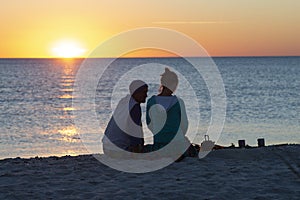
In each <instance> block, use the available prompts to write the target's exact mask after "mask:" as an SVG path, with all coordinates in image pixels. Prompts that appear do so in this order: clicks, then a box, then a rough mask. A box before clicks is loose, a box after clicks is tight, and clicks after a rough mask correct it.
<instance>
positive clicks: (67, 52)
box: [52, 41, 86, 58]
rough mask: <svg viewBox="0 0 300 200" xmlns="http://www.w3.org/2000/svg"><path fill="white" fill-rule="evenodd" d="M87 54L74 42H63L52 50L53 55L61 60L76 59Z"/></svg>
mask: <svg viewBox="0 0 300 200" xmlns="http://www.w3.org/2000/svg"><path fill="white" fill-rule="evenodd" d="M85 52H86V50H85V49H84V48H82V47H81V45H80V44H79V43H77V42H74V41H61V42H58V43H57V44H56V45H55V46H54V47H53V48H52V54H53V55H54V56H56V57H61V58H74V57H80V56H83V54H84V53H85Z"/></svg>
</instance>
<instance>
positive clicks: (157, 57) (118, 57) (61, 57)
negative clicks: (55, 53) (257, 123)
mask: <svg viewBox="0 0 300 200" xmlns="http://www.w3.org/2000/svg"><path fill="white" fill-rule="evenodd" d="M243 57H253V58H255V57H257V58H259V57H300V55H254V56H253V55H252V56H251V55H249V56H245V55H242V56H184V57H182V56H137V57H113V56H111V57H74V58H64V57H0V59H64V60H73V59H100V58H104V59H108V58H243Z"/></svg>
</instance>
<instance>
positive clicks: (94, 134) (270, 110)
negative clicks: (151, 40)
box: [0, 57, 300, 159]
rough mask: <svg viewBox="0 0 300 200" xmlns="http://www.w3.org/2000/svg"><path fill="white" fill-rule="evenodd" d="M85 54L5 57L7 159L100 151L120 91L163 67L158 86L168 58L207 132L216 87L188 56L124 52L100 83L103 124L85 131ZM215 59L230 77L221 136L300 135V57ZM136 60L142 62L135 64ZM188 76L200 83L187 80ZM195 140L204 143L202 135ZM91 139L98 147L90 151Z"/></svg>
mask: <svg viewBox="0 0 300 200" xmlns="http://www.w3.org/2000/svg"><path fill="white" fill-rule="evenodd" d="M83 61H84V60H83V59H0V102H1V104H0V107H1V109H0V115H1V119H0V158H1V159H2V158H11V157H35V156H54V155H55V156H61V155H78V154H88V153H101V151H102V150H101V149H100V148H98V146H99V145H98V144H99V143H100V141H101V138H102V135H103V134H102V132H103V130H104V129H105V126H106V124H107V122H108V120H109V117H110V115H111V113H112V111H113V109H114V106H115V105H116V103H117V102H118V99H120V98H121V97H122V96H124V95H126V93H127V88H128V84H127V82H126V81H128V80H131V79H141V80H149V74H153V73H152V72H153V71H155V72H156V74H158V75H157V76H155V77H151V78H152V79H151V80H153V81H152V82H151V83H149V92H148V97H150V96H152V95H155V94H157V91H158V87H159V78H160V77H159V74H161V73H163V71H162V70H163V67H164V66H169V67H170V68H171V69H174V70H176V72H179V71H180V72H181V75H182V77H184V78H185V80H184V79H179V86H178V91H177V92H176V95H177V96H179V97H181V98H182V99H183V100H184V102H185V105H186V107H187V113H195V111H196V113H198V112H199V113H200V115H201V120H202V123H200V125H199V127H195V125H194V124H190V127H189V129H190V130H192V131H195V132H197V133H198V134H200V135H201V138H202V136H203V135H204V134H205V132H206V130H207V127H208V125H209V123H210V117H211V111H210V108H211V99H210V94H209V90H208V89H207V87H206V85H205V82H204V81H203V79H201V77H200V78H199V77H195V76H198V75H197V74H196V73H195V70H191V68H190V67H188V65H189V64H188V63H186V62H185V61H184V60H183V59H181V58H126V59H125V58H124V59H117V60H116V61H115V62H113V63H112V64H111V65H110V66H109V67H108V68H107V70H106V71H105V73H104V74H103V76H102V77H101V78H100V79H99V82H98V83H97V90H96V91H95V93H96V95H95V111H96V114H97V119H98V122H97V123H98V125H99V129H94V130H86V131H85V130H81V132H80V134H78V129H77V127H76V124H75V123H74V120H75V118H76V116H77V115H78V114H80V112H81V111H80V110H78V109H77V108H75V107H74V106H73V105H72V100H74V99H75V100H76V98H77V97H76V96H74V95H73V94H74V93H73V92H74V84H75V81H76V73H77V72H78V70H79V68H80V67H81V64H82V63H83ZM213 61H214V62H215V64H216V66H217V67H218V70H219V72H220V74H221V77H222V79H223V83H224V87H225V92H226V105H227V108H226V120H225V122H224V128H223V131H222V133H221V135H220V137H219V139H218V140H217V141H216V143H217V144H220V145H230V144H231V143H234V144H235V145H237V141H238V140H240V139H244V140H246V143H247V144H249V145H251V146H254V145H256V144H257V139H258V138H264V139H265V141H266V144H267V145H270V144H281V143H297V144H299V143H300V91H299V88H300V78H299V77H300V57H226V58H225V57H224V58H223V57H217V58H213ZM95 62H96V61H95ZM97 62H99V60H98V61H97ZM100 62H101V59H100ZM137 67H139V70H135V71H134V72H133V71H132V70H133V69H134V68H137ZM147 70H148V71H151V73H147ZM131 72H132V73H131ZM87 78H88V77H87ZM184 82H187V83H189V84H190V85H191V86H192V89H193V90H194V91H190V89H191V87H185V85H184V84H182V85H184V86H182V85H181V83H184ZM191 94H195V95H196V98H197V99H198V102H197V101H195V98H193V95H191ZM197 106H198V107H199V108H198V107H197ZM195 108H197V109H195ZM86 109H90V108H86ZM142 109H143V122H144V125H143V128H144V130H145V135H147V138H148V140H147V141H148V142H149V143H151V138H152V137H151V133H148V132H147V126H146V124H145V119H144V115H145V104H142ZM191 117H193V115H191ZM82 138H85V139H84V142H83V141H82ZM194 142H195V143H201V139H199V138H198V140H197V141H194ZM96 143H97V144H96ZM85 145H91V146H94V147H97V148H94V149H95V150H94V151H95V152H90V151H88V150H87V149H86V148H85Z"/></svg>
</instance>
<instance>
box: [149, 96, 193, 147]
mask: <svg viewBox="0 0 300 200" xmlns="http://www.w3.org/2000/svg"><path fill="white" fill-rule="evenodd" d="M146 122H147V125H148V128H149V129H150V130H151V131H152V133H153V134H154V146H158V147H162V146H164V145H166V144H168V143H169V142H170V141H171V140H172V139H173V138H174V137H175V135H176V134H180V137H178V138H179V139H180V140H181V139H182V140H184V136H185V134H186V132H187V128H188V120H187V115H186V111H185V105H184V102H183V100H182V99H180V98H179V97H176V96H155V95H154V96H152V97H151V98H150V99H149V100H148V101H147V113H146Z"/></svg>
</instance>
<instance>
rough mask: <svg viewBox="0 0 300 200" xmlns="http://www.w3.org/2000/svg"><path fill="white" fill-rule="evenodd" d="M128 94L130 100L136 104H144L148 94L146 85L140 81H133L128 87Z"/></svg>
mask: <svg viewBox="0 0 300 200" xmlns="http://www.w3.org/2000/svg"><path fill="white" fill-rule="evenodd" d="M129 92H130V94H131V96H132V98H133V99H134V100H135V101H136V102H138V103H145V102H146V98H147V92H148V85H147V84H146V83H145V82H144V81H141V80H134V81H132V82H131V83H130V85H129Z"/></svg>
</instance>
